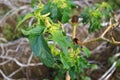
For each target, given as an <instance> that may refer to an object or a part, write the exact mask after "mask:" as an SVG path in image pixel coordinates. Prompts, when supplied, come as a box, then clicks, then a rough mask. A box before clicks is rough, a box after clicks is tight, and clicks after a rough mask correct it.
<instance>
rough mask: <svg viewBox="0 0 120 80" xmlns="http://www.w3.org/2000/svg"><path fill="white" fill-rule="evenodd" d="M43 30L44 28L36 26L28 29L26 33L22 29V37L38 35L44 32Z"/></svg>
mask: <svg viewBox="0 0 120 80" xmlns="http://www.w3.org/2000/svg"><path fill="white" fill-rule="evenodd" d="M44 28H45V27H40V26H37V27H35V28H33V29H30V30H28V31H26V30H24V29H22V30H21V31H22V33H23V34H24V35H40V34H41V33H42V32H43V31H44Z"/></svg>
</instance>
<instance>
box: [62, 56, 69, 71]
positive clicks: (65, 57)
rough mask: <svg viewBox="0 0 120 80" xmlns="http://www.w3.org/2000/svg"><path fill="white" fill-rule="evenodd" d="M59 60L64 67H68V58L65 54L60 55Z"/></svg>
mask: <svg viewBox="0 0 120 80" xmlns="http://www.w3.org/2000/svg"><path fill="white" fill-rule="evenodd" d="M60 59H61V62H62V64H63V68H64V69H69V68H70V63H69V58H68V57H67V56H65V55H60Z"/></svg>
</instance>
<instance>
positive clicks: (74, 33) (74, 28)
mask: <svg viewBox="0 0 120 80" xmlns="http://www.w3.org/2000/svg"><path fill="white" fill-rule="evenodd" d="M76 28H77V24H76V23H75V24H73V34H72V38H73V39H74V38H75V37H76Z"/></svg>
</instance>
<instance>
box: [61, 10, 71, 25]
mask: <svg viewBox="0 0 120 80" xmlns="http://www.w3.org/2000/svg"><path fill="white" fill-rule="evenodd" d="M69 19H70V11H69V10H64V12H63V16H62V22H63V23H66V22H68V20H69Z"/></svg>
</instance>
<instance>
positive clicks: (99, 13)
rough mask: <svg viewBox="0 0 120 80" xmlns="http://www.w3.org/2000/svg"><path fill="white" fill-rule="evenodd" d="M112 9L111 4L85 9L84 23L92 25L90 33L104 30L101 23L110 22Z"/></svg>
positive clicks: (82, 15) (83, 14) (83, 13)
mask: <svg viewBox="0 0 120 80" xmlns="http://www.w3.org/2000/svg"><path fill="white" fill-rule="evenodd" d="M111 12H112V8H111V6H110V5H109V4H107V3H105V2H103V3H102V4H97V5H95V6H93V5H92V6H89V7H85V8H84V10H83V12H82V13H81V17H82V18H83V23H90V27H89V32H93V31H95V30H98V29H100V28H102V25H101V22H102V21H108V20H109V19H110V17H111V15H112V14H111Z"/></svg>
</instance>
